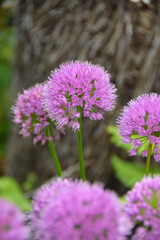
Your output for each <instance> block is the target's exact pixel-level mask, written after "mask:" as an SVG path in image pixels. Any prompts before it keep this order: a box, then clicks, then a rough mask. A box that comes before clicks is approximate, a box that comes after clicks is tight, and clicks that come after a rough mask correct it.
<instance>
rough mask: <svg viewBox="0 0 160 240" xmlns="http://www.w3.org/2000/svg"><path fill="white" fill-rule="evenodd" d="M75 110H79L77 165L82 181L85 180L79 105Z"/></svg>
mask: <svg viewBox="0 0 160 240" xmlns="http://www.w3.org/2000/svg"><path fill="white" fill-rule="evenodd" d="M77 112H79V114H80V117H79V118H78V122H79V125H80V128H79V131H78V158H79V166H80V176H81V179H83V180H84V181H85V180H86V175H85V169H84V161H83V150H82V123H81V120H82V119H81V107H80V106H78V107H77Z"/></svg>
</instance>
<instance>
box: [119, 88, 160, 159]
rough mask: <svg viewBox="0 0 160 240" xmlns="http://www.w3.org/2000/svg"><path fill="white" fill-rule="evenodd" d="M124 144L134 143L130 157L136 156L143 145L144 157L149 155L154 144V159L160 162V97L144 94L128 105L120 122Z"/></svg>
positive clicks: (154, 94)
mask: <svg viewBox="0 0 160 240" xmlns="http://www.w3.org/2000/svg"><path fill="white" fill-rule="evenodd" d="M118 124H119V129H120V135H121V137H122V141H123V143H132V145H133V146H134V149H133V150H131V151H130V155H136V154H137V150H138V149H139V148H140V147H141V146H142V145H143V152H142V156H144V157H146V156H147V155H148V148H149V144H152V150H153V152H154V158H155V160H156V161H160V150H159V144H160V96H159V95H158V94H156V93H151V94H144V95H142V96H140V97H138V98H136V99H134V100H131V101H130V102H129V103H128V106H126V107H124V109H123V112H122V114H121V116H120V118H119V120H118Z"/></svg>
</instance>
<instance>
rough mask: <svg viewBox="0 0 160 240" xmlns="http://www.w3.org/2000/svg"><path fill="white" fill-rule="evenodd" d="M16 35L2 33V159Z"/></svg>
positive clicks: (7, 124)
mask: <svg viewBox="0 0 160 240" xmlns="http://www.w3.org/2000/svg"><path fill="white" fill-rule="evenodd" d="M13 46H14V35H13V29H12V28H10V27H9V28H5V29H3V30H1V31H0V102H1V104H0V122H1V123H0V158H1V157H2V156H4V154H5V144H6V141H7V136H8V133H9V126H10V124H9V119H8V115H9V112H10V110H9V108H10V104H11V92H10V89H9V86H10V82H11V76H12V65H11V58H12V55H13Z"/></svg>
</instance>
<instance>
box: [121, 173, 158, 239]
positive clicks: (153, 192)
mask: <svg viewBox="0 0 160 240" xmlns="http://www.w3.org/2000/svg"><path fill="white" fill-rule="evenodd" d="M125 212H126V214H127V215H128V216H129V217H130V219H131V220H132V221H133V223H134V225H135V231H134V234H133V237H132V240H138V239H139V240H158V239H160V176H155V177H154V178H151V177H150V176H149V177H144V178H143V180H142V181H141V182H137V183H136V185H135V187H134V188H133V189H132V190H131V191H129V192H128V194H127V204H126V205H125Z"/></svg>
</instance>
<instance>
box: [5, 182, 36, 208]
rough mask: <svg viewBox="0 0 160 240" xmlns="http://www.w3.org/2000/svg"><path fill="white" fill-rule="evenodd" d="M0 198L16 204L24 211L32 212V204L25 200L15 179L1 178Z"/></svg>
mask: <svg viewBox="0 0 160 240" xmlns="http://www.w3.org/2000/svg"><path fill="white" fill-rule="evenodd" d="M0 197H1V198H4V199H6V200H8V201H10V202H12V203H14V204H16V205H17V206H19V207H20V208H21V209H22V210H28V211H29V210H31V205H30V202H29V201H28V199H26V198H25V196H24V194H23V192H22V191H21V188H20V186H19V184H18V183H17V182H16V180H14V179H13V178H10V177H1V178H0Z"/></svg>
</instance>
